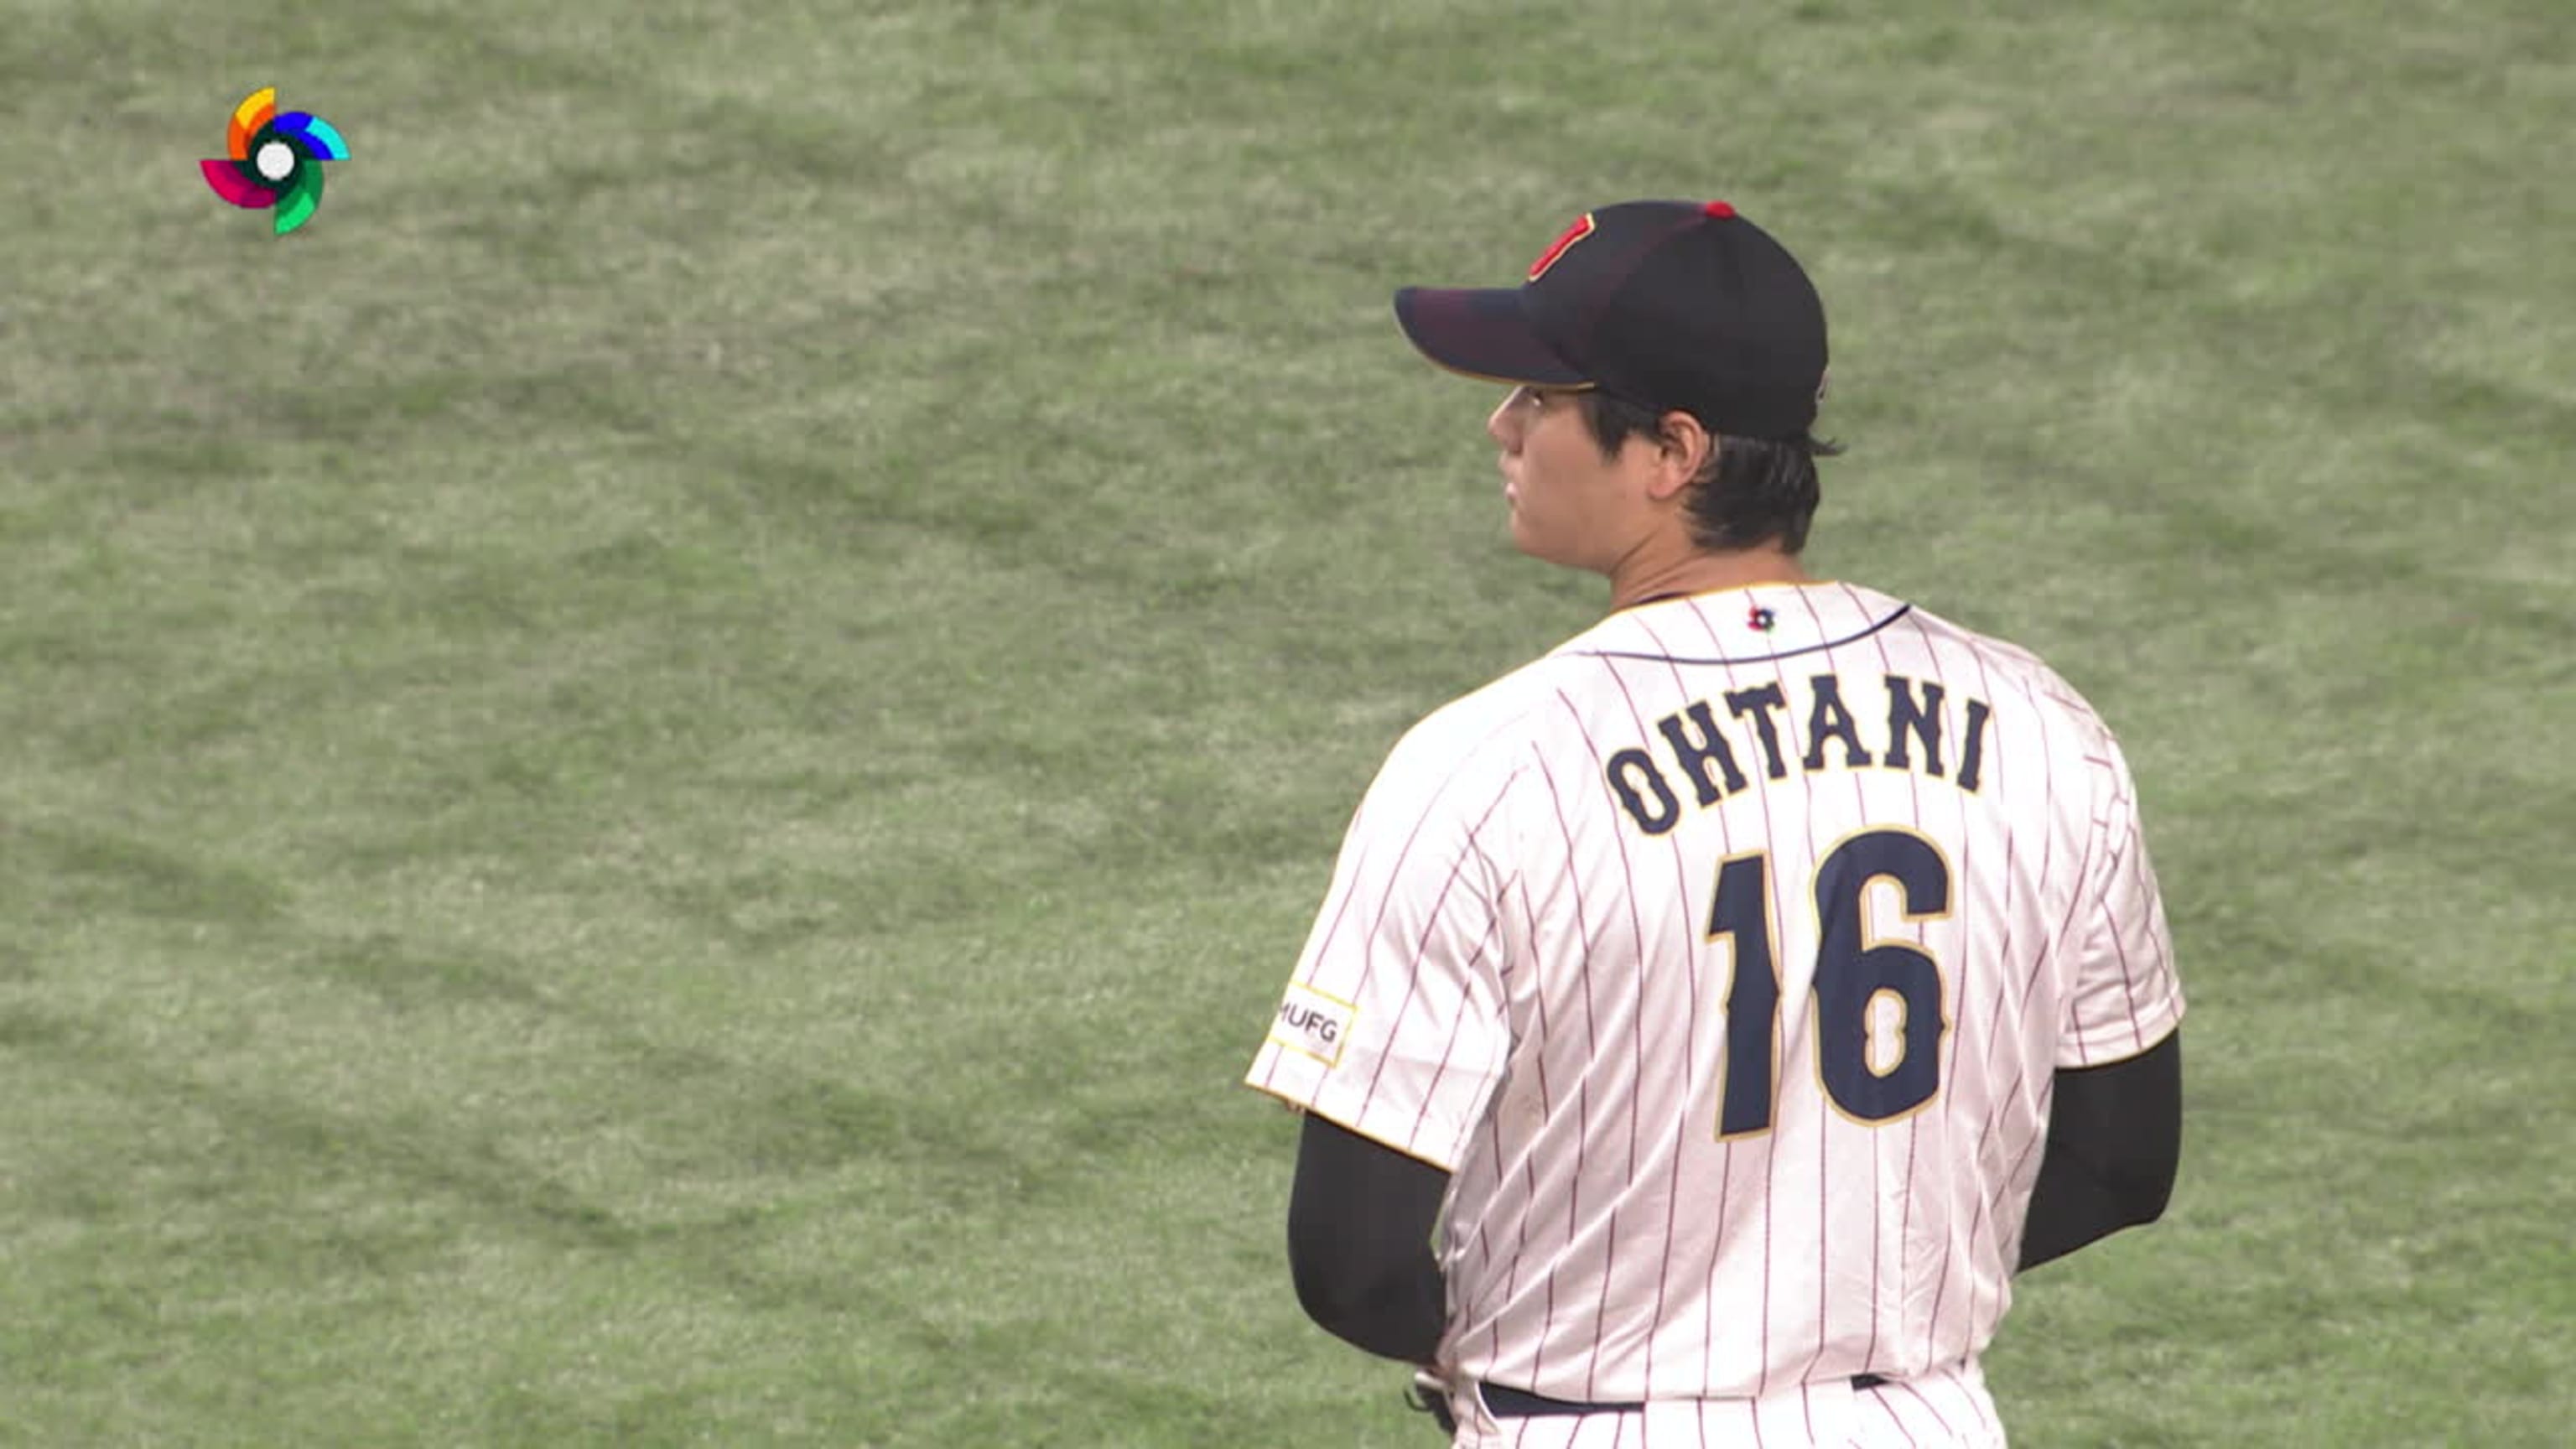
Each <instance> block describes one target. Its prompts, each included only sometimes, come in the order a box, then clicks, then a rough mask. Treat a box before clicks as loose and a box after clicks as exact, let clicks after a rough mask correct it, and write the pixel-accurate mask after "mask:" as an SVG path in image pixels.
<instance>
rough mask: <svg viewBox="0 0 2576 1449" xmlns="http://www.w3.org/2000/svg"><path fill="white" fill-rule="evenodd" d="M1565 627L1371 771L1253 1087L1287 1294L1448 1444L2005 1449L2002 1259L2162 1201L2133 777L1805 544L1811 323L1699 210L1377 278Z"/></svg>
mask: <svg viewBox="0 0 2576 1449" xmlns="http://www.w3.org/2000/svg"><path fill="white" fill-rule="evenodd" d="M1395 311H1396V315H1397V319H1398V321H1399V322H1400V323H1401V325H1402V327H1403V329H1404V332H1405V334H1406V335H1407V336H1408V337H1409V338H1410V339H1411V340H1412V342H1413V345H1414V346H1415V347H1416V348H1418V349H1419V350H1420V351H1421V352H1422V353H1423V354H1425V355H1426V356H1427V357H1429V358H1430V359H1431V360H1432V361H1433V362H1436V363H1439V364H1441V365H1442V366H1444V367H1447V368H1450V369H1452V370H1454V371H1457V372H1460V373H1465V374H1468V375H1470V376H1473V377H1479V378H1484V379H1488V380H1492V381H1496V382H1500V383H1503V384H1506V385H1508V386H1509V388H1510V391H1509V393H1508V395H1507V396H1506V397H1505V398H1504V399H1503V401H1502V404H1501V406H1499V407H1498V408H1496V409H1495V410H1494V413H1493V415H1492V417H1491V418H1490V419H1489V420H1488V421H1487V424H1486V430H1487V432H1489V433H1490V434H1491V435H1492V437H1493V440H1494V442H1495V443H1496V445H1497V446H1498V448H1499V449H1500V467H1501V472H1502V482H1503V490H1502V491H1503V497H1504V501H1505V504H1506V506H1507V507H1508V509H1509V511H1510V520H1511V532H1512V539H1513V542H1514V543H1515V544H1516V545H1517V546H1518V547H1519V548H1520V549H1521V550H1522V551H1523V552H1525V553H1528V554H1530V555H1532V556H1534V557H1536V558H1539V559H1543V560H1546V561H1548V562H1550V563H1554V564H1559V565H1562V566H1565V567H1568V568H1576V569H1585V570H1589V571H1592V572H1595V573H1599V574H1602V575H1604V576H1606V577H1607V578H1608V580H1609V586H1610V597H1609V611H1608V614H1607V617H1605V618H1604V619H1603V620H1602V621H1601V622H1600V623H1599V624H1598V625H1596V626H1595V627H1593V628H1592V629H1590V630H1589V631H1587V632H1585V633H1583V634H1581V635H1579V636H1577V637H1575V638H1574V639H1571V640H1569V641H1567V642H1566V643H1565V644H1563V645H1561V646H1559V647H1558V648H1557V649H1555V650H1554V651H1552V652H1550V653H1549V654H1547V655H1546V656H1545V657H1543V658H1541V659H1539V660H1537V661H1535V662H1533V663H1531V664H1529V665H1526V666H1524V667H1523V668H1521V669H1519V670H1517V671H1515V672H1513V673H1511V674H1509V675H1506V676H1505V677H1503V678H1502V679H1500V680H1497V681H1495V682H1494V683H1492V684H1490V685H1488V686H1486V687H1485V688H1483V689H1480V690H1477V691H1476V692H1475V693H1472V694H1470V695H1467V696H1466V697H1464V698H1462V699H1459V700H1457V701H1455V702H1453V703H1451V704H1449V705H1447V706H1445V707H1444V708H1442V709H1440V710H1438V711H1436V712H1434V713H1433V714H1431V715H1430V716H1429V717H1428V718H1426V719H1424V720H1423V721H1422V722H1421V723H1420V724H1418V725H1416V726H1415V727H1414V728H1413V729H1412V730H1410V731H1409V732H1407V733H1406V735H1405V736H1404V738H1403V739H1402V740H1401V741H1400V742H1399V743H1398V744H1397V745H1396V746H1395V748H1394V750H1393V752H1392V753H1391V754H1390V755H1389V756H1388V758H1387V760H1386V763H1385V765H1384V767H1383V768H1382V769H1381V770H1380V772H1379V774H1378V776H1377V778H1376V780H1375V782H1374V783H1373V784H1372V785H1371V786H1370V787H1369V790H1368V793H1367V796H1366V798H1365V799H1364V800H1363V801H1362V803H1361V805H1360V807H1359V810H1358V813H1357V815H1356V817H1355V818H1354V819H1353V820H1352V822H1351V825H1350V830H1349V834H1348V836H1347V838H1346V839H1345V840H1344V842H1343V845H1342V849H1341V855H1340V859H1339V861H1338V863H1337V865H1336V866H1335V869H1334V872H1333V879H1332V885H1331V887H1330V891H1329V893H1328V894H1327V896H1326V898H1325V900H1324V903H1323V907H1322V910H1321V911H1320V913H1319V914H1318V916H1317V918H1316V921H1315V925H1314V929H1313V932H1312V934H1311V935H1310V936H1309V937H1308V939H1307V942H1306V946H1305V949H1304V952H1303V953H1302V955H1301V956H1300V957H1299V959H1298V961H1297V965H1296V969H1295V972H1294V975H1293V977H1292V979H1291V981H1290V983H1289V985H1288V989H1287V994H1286V998H1285V1000H1284V1001H1283V1002H1282V1003H1281V1005H1280V1007H1279V1010H1278V1013H1277V1015H1276V1017H1275V1018H1274V1020H1273V1022H1272V1024H1271V1027H1270V1031H1269V1034H1268V1037H1267V1039H1266V1040H1265V1041H1264V1042H1263V1043H1262V1045H1261V1047H1260V1050H1259V1052H1258V1054H1257V1055H1256V1056H1255V1058H1254V1059H1253V1062H1252V1067H1251V1070H1250V1072H1249V1074H1248V1077H1247V1081H1248V1082H1249V1084H1250V1085H1251V1086H1253V1087H1254V1088H1256V1089H1258V1090H1260V1091H1262V1092H1266V1093H1269V1094H1271V1095H1273V1096H1276V1097H1278V1098H1280V1099H1282V1100H1284V1101H1286V1102H1287V1103H1289V1104H1291V1105H1293V1106H1294V1107H1296V1108H1298V1109H1300V1110H1301V1111H1302V1112H1303V1113H1304V1123H1303V1126H1302V1129H1301V1130H1302V1136H1301V1139H1300V1145H1299V1148H1298V1156H1297V1166H1296V1176H1295V1183H1294V1187H1293V1190H1292V1193H1291V1200H1290V1204H1289V1249H1290V1261H1291V1268H1292V1271H1293V1275H1294V1278H1295V1282H1296V1287H1297V1292H1298V1295H1299V1298H1300V1300H1301V1302H1302V1303H1303V1304H1304V1306H1305V1307H1306V1309H1307V1311H1308V1313H1309V1314H1310V1315H1311V1316H1313V1317H1314V1318H1315V1319H1316V1321H1317V1322H1319V1323H1320V1324H1321V1325H1322V1326H1323V1327H1325V1328H1326V1329H1328V1330H1329V1331H1331V1332H1333V1333H1335V1334H1337V1335H1339V1336H1340V1337H1342V1338H1344V1339H1346V1340H1348V1341H1349V1342H1351V1343H1353V1344H1356V1345H1358V1346H1359V1347H1361V1348H1363V1349H1366V1350H1368V1351H1370V1352H1372V1353H1376V1354H1382V1355H1385V1356H1387V1357H1390V1358H1394V1359H1399V1360H1403V1361H1406V1362H1409V1363H1412V1364H1414V1365H1417V1366H1418V1368H1419V1373H1418V1375H1417V1385H1418V1390H1419V1392H1421V1393H1422V1394H1423V1396H1424V1399H1425V1402H1426V1406H1427V1407H1431V1408H1433V1409H1434V1410H1435V1412H1436V1413H1437V1414H1438V1416H1439V1417H1440V1418H1441V1420H1442V1422H1443V1424H1444V1427H1452V1428H1453V1429H1454V1433H1455V1436H1456V1443H1458V1444H1460V1445H1506V1444H1508V1445H1516V1446H1526V1449H1542V1446H1592V1445H1601V1446H1610V1445H1619V1446H1629V1445H1690V1446H1695V1449H1698V1446H1719V1445H1738V1444H1742V1445H1757V1444H1758V1445H1761V1446H1763V1449H1784V1446H1791V1445H1806V1444H1820V1445H1837V1446H1839V1445H1888V1446H1914V1449H1926V1446H1933V1445H2000V1444H2002V1443H2003V1442H2004V1432H2003V1429H2002V1427H2001V1425H2000V1423H1999V1421H1998V1419H1997V1416H1996V1412H1995V1408H1994V1404H1993V1402H1992V1400H1991V1399H1990V1397H1989V1396H1988V1394H1987V1391H1986V1388H1985V1384H1984V1381H1983V1379H1982V1377H1981V1375H1980V1371H1979V1367H1978V1359H1979V1355H1980V1353H1981V1352H1982V1351H1983V1350H1984V1349H1985V1347H1986V1345H1987V1344H1988V1343H1989V1342H1990V1341H1991V1340H1992V1339H1993V1337H1994V1334H1995V1329H1996V1326H1997V1324H1998V1323H1999V1322H2000V1321H2001V1320H2002V1318H2003V1316H2004V1313H2005V1310H2006V1309H2007V1308H2008V1307H2009V1306H2010V1304H2011V1301H2012V1289H2013V1277H2014V1275H2015V1274H2016V1273H2017V1272H2019V1271H2022V1270H2024V1269H2027V1268H2030V1267H2032V1266H2033V1265H2035V1264H2039V1263H2043V1262H2046V1261H2048V1260H2049V1259H2051V1258H2055V1257H2057V1256H2059V1255H2061V1254H2064V1253H2067V1252H2069V1251H2072V1250H2073V1249H2076V1248H2078V1247H2081V1246H2083V1245H2085V1244H2087V1243H2090V1242H2092V1241H2094V1240H2095V1239H2098V1238H2100V1237H2102V1236H2104V1235H2106V1234H2108V1233H2111V1232H2114V1231H2117V1230H2118V1229H2120V1228H2123V1227H2126V1226H2130V1225H2133V1224H2140V1223H2146V1222H2150V1221H2153V1220H2154V1219H2155V1218H2157V1217H2158V1216H2159V1215H2160V1214H2161V1213H2162V1212H2163V1210H2164V1206H2165V1202H2166V1198H2167V1196H2168V1194H2169V1192H2170V1190H2171V1187H2172V1182H2173V1174H2174V1167H2175V1161H2176V1157H2177V1155H2178V1151H2179V1146H2180V1136H2181V1065H2180V1056H2179V1050H2180V1048H2179V1042H2178V1037H2177V1035H2176V1027H2177V1024H2178V1022H2179V1021H2180V1019H2181V1016H2182V1010H2183V1002H2182V994H2181V990H2180V987H2179V985H2178V983H2177V980H2176V977H2175V972H2174V964H2173V959H2172V950H2171V947H2170V944H2169V942H2168V938H2167V932H2166V925H2165V919H2164V911H2163V907H2162V905H2161V904H2160V902H2159V899H2158V895H2157V889H2156V881H2155V875H2154V873H2153V871H2152V870H2151V868H2150V867H2149V864H2148V859H2147V852H2146V848H2145V844H2144V841H2143V839H2142V837H2141V834H2140V828H2139V820H2138V805H2137V798H2136V792H2135V790H2134V789H2133V787H2132V785H2131V782H2130V774H2129V769H2128V766H2127V763H2126V762H2125V760H2124V759H2123V757H2122V755H2121V752H2120V748H2119V746H2118V745H2117V744H2116V743H2115V742H2114V741H2113V739H2112V736H2111V732H2110V731H2109V730H2108V729H2107V728H2105V726H2104V725H2103V722H2102V720H2101V719H2100V718H2099V717H2098V716H2097V715H2096V714H2095V712H2094V711H2093V709H2092V708H2091V707H2090V706H2089V705H2087V704H2086V703H2085V701H2084V700H2083V698H2082V697H2080V696H2079V695H2078V694H2077V693H2076V692H2075V691H2074V690H2073V689H2071V688H2069V687H2068V686H2067V684H2066V682H2065V681H2064V680H2062V679H2060V678H2058V676H2057V675H2056V674H2054V673H2052V672H2051V671H2050V670H2049V668H2048V667H2047V666H2046V665H2044V664H2042V663H2041V662H2040V661H2039V660H2038V659H2037V658H2036V657H2034V656H2033V655H2031V654H2030V653H2028V652H2027V651H2024V650H2022V649H2018V648H2015V647H2013V646H2011V645H2009V644H2005V643H2002V642H1999V641H1997V640H1994V639H1990V638H1986V637H1984V636H1982V635H1979V634H1976V633H1973V632H1971V631H1969V630H1967V629H1963V628H1961V627H1959V626H1958V625H1956V624H1953V623H1950V622H1948V621H1947V620H1945V619H1942V618H1939V617H1937V616H1935V615H1933V614H1931V613H1929V612H1927V611H1925V610H1923V609H1921V608H1918V607H1916V606H1914V605H1912V604H1910V603H1907V602H1905V601H1903V600H1900V599H1896V598H1892V597H1890V596H1888V595H1886V594H1883V593H1880V592H1878V591H1876V590H1873V589H1869V588H1865V587H1862V586H1860V585H1858V584H1852V583H1842V582H1834V581H1829V580H1824V579H1818V578H1815V577H1812V576H1810V575H1809V574H1808V573H1807V572H1806V571H1805V570H1804V569H1803V568H1802V567H1801V566H1800V563H1799V556H1800V552H1801V550H1802V548H1803V547H1804V545H1805V542H1806V535H1807V530H1808V524H1809V520H1810V518H1811V517H1812V515H1813V513H1814V510H1815V507H1816V502H1817V476H1816V462H1815V460H1816V458H1817V457H1818V456H1819V455H1822V454H1829V453H1831V452H1833V451H1835V450H1834V449H1833V448H1832V447H1831V445H1829V444H1825V443H1821V442H1819V441H1817V440H1816V438H1815V437H1814V435H1813V433H1812V432H1811V428H1812V427H1813V424H1814V421H1815V417H1816V412H1817V407H1818V403H1819V401H1820V399H1821V398H1822V396H1823V393H1824V380H1825V364H1826V346H1825V318H1824V311H1823V307H1822V304H1821V302H1820V301H1819V300H1818V297H1817V295H1816V292H1815V289H1814V287H1813V286H1812V285H1811V284H1810V282H1809V280H1808V278H1807V276H1806V274H1805V272H1804V271H1803V270H1802V269H1801V268H1800V266H1799V264H1798V263H1797V261H1796V260H1795V259H1793V258H1792V257H1791V255H1790V254H1789V253H1788V252H1787V251H1786V250H1784V249H1783V248H1782V246H1781V245H1780V244H1779V243H1778V242H1777V241H1775V240H1774V239H1773V238H1772V237H1771V236H1770V235H1769V234H1767V233H1766V232H1765V231H1763V230H1762V229H1761V228H1759V227H1757V226H1756V225H1754V223H1753V222H1751V221H1749V220H1747V219H1746V218H1744V217H1743V216H1741V215H1739V214H1737V213H1736V212H1735V210H1734V209H1733V208H1731V207H1729V206H1728V205H1726V204H1725V203H1723V202H1711V203H1706V204H1700V203H1688V202H1668V201H1648V202H1629V203H1625V204H1622V205H1617V206H1608V207H1604V208H1601V209H1599V210H1596V211H1594V212H1591V213H1590V214H1588V215H1586V216H1584V217H1583V218H1582V219H1581V220H1579V221H1578V222H1576V223H1575V224H1574V225H1573V226H1572V227H1570V228H1568V229H1567V230H1566V231H1565V232H1564V233H1563V234H1562V235H1561V236H1559V237H1558V238H1557V239H1556V241H1555V242H1554V244H1553V245H1551V246H1549V247H1548V248H1547V249H1546V250H1545V251H1544V252H1543V253H1542V254H1541V255H1540V256H1539V258H1538V260H1537V262H1536V263H1535V264H1534V265H1533V266H1532V267H1531V268H1530V269H1529V272H1528V275H1527V278H1526V280H1525V281H1524V282H1523V283H1522V284H1521V285H1519V286H1517V287H1513V288H1506V289H1496V290H1434V289H1424V288H1407V289H1405V290H1403V291H1400V292H1398V293H1397V294H1396V298H1395Z"/></svg>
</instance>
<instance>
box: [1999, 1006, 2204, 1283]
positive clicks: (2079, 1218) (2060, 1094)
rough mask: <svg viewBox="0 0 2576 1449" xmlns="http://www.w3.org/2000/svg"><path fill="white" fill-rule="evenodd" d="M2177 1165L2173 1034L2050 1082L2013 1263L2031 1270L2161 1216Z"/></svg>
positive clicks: (2178, 1097)
mask: <svg viewBox="0 0 2576 1449" xmlns="http://www.w3.org/2000/svg"><path fill="white" fill-rule="evenodd" d="M2181 1157H2182V1033H2180V1032H2178V1031H2177V1032H2175V1033H2173V1034H2172V1035H2170V1036H2167V1037H2166V1038H2165V1039H2164V1040H2163V1041H2161V1042H2158V1043H2157V1044H2156V1045H2155V1046H2153V1047H2151V1048H2149V1049H2148V1050H2146V1051H2145V1052H2143V1053H2141V1054H2139V1055H2137V1056H2134V1057H2131V1058H2129V1059H2128V1060H2127V1061H2124V1062H2113V1063H2112V1064H2111V1065H2109V1066H2106V1067H2085V1068H2080V1069H2071V1070H2067V1071H2061V1072H2059V1073H2058V1074H2057V1080H2056V1086H2055V1089H2054V1094H2053V1100H2052V1102H2051V1104H2050V1106H2049V1111H2048V1148H2047V1151H2046V1152H2045V1153H2044V1154H2043V1155H2042V1156H2041V1158H2040V1160H2039V1183H2038V1185H2037V1186H2036V1187H2034V1188H2032V1189H2031V1194H2030V1218H2029V1221H2028V1222H2027V1223H2026V1224H2025V1225H2024V1226H2023V1229H2022V1238H2021V1263H2020V1267H2021V1268H2023V1269H2028V1268H2035V1267H2037V1266H2039V1265H2040V1264H2042V1263H2045V1262H2047V1261H2048V1260H2050V1259H2051V1258H2062V1257H2064V1256H2065V1255H2067V1254H2068V1253H2072V1252H2074V1251H2075V1250H2076V1249H2078V1248H2080V1247H2083V1246H2084V1245H2085V1244H2087V1243H2090V1242H2094V1241H2096V1240H2098V1239H2101V1238H2106V1237H2109V1236H2110V1235H2111V1234H2113V1233H2116V1232H2118V1231H2119V1230H2120V1229H2122V1228H2127V1227H2135V1226H2137V1225H2139V1224H2141V1223H2151V1222H2154V1221H2155V1220H2156V1219H2157V1218H2159V1217H2162V1216H2163V1215H2164V1210H2165V1203H2166V1201H2167V1199H2169V1198H2171V1197H2172V1196H2173V1183H2174V1168H2175V1166H2176V1164H2177V1163H2178V1162H2179V1161H2180V1160H2181Z"/></svg>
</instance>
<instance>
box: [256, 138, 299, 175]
mask: <svg viewBox="0 0 2576 1449" xmlns="http://www.w3.org/2000/svg"><path fill="white" fill-rule="evenodd" d="M258 165H259V174H260V175H262V176H265V177H267V178H268V179H269V180H271V181H284V180H285V179H286V173H288V172H290V171H292V170H294V169H295V151H294V149H293V148H291V147H289V146H288V145H287V144H286V143H285V142H284V141H271V142H269V143H268V144H267V145H265V146H262V147H260V148H259V157H258Z"/></svg>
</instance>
